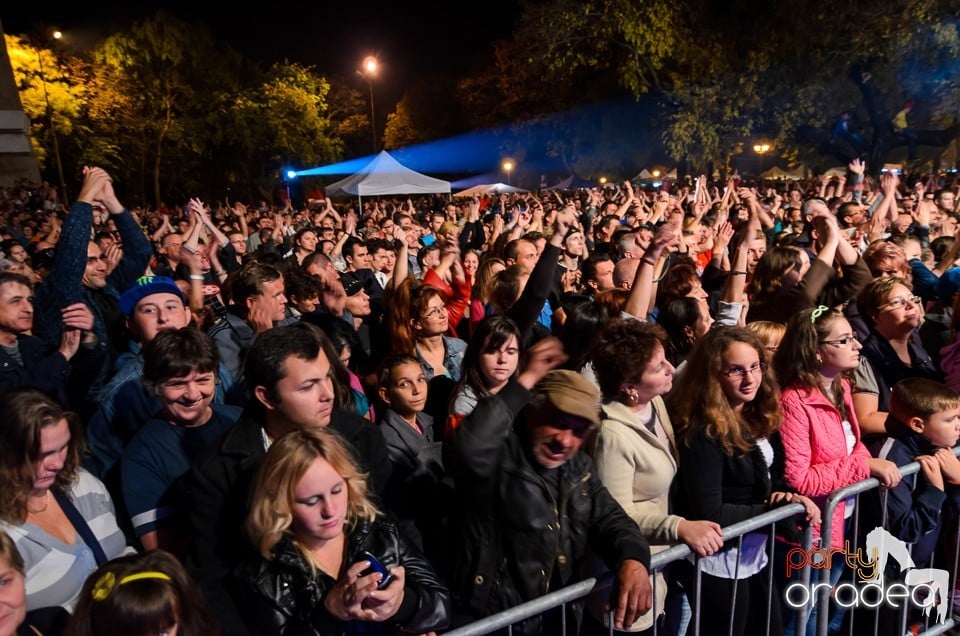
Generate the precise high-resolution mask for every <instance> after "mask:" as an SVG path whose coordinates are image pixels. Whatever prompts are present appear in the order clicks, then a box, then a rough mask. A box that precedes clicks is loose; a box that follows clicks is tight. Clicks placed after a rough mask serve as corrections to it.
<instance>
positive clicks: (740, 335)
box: [668, 327, 820, 635]
mask: <svg viewBox="0 0 960 636" xmlns="http://www.w3.org/2000/svg"><path fill="white" fill-rule="evenodd" d="M766 359H767V358H766V355H765V352H764V349H763V345H762V344H761V343H760V341H759V340H758V339H757V337H756V336H755V335H754V334H753V333H751V332H750V331H748V330H747V329H745V328H742V327H721V328H719V329H714V330H711V331H710V332H708V333H707V334H706V335H705V336H704V337H703V338H701V339H700V340H699V341H697V344H696V346H694V348H693V351H692V352H691V354H690V357H689V359H688V361H687V368H686V371H685V372H684V373H683V374H681V375H680V376H679V377H678V378H677V380H676V381H675V382H674V388H673V391H672V392H671V393H670V398H669V401H668V410H669V412H670V417H671V419H672V421H673V423H674V426H675V428H676V429H677V431H678V438H677V441H678V444H677V450H678V455H679V462H678V464H679V466H680V470H679V472H678V473H677V476H676V478H675V479H676V480H677V489H676V504H677V505H676V514H679V515H682V516H684V517H686V518H688V519H705V520H708V521H714V522H716V523H718V524H720V526H721V527H724V528H726V527H728V526H730V525H732V524H734V523H737V522H740V521H745V520H747V519H749V518H751V517H755V516H757V515H759V514H762V513H764V512H767V511H768V510H770V508H771V507H774V506H777V505H780V504H783V503H788V502H800V503H803V504H804V506H805V507H806V511H807V514H806V517H807V520H808V521H810V522H811V523H819V521H820V518H819V517H820V511H819V509H818V508H817V507H816V505H814V504H813V502H812V501H810V500H809V499H807V498H806V497H803V496H801V495H797V494H795V493H789V492H785V491H784V490H782V489H778V490H777V491H776V492H774V489H773V488H772V486H771V479H770V467H771V465H773V463H774V448H773V446H772V445H771V444H770V441H769V439H770V436H771V435H773V433H774V432H775V431H776V430H777V428H779V426H780V405H779V401H780V391H779V390H778V388H777V385H776V383H775V382H774V380H773V376H772V374H771V373H770V372H768V370H767V365H766V362H765V361H766ZM766 544H767V534H766V532H754V533H749V534H747V535H744V537H743V539H742V543H738V542H736V541H735V542H732V543H731V544H729V545H728V547H726V549H723V550H721V551H719V552H717V553H716V554H714V555H712V556H709V557H705V558H702V559H700V566H701V567H702V571H703V575H702V580H701V587H700V598H699V599H697V598H696V596H694V599H693V601H694V607H695V608H696V607H697V606H699V611H700V624H701V625H706V626H710V630H711V631H716V633H730V634H735V635H737V634H760V633H767V621H768V619H769V624H770V632H769V633H771V634H779V633H780V632H781V631H782V626H781V620H780V606H779V604H778V603H774V602H771V599H772V596H771V594H772V592H771V590H770V589H769V585H768V578H769V572H768V571H767V566H768V563H769V560H770V559H769V554H768V552H767V545H766ZM691 589H693V586H691ZM734 590H736V591H737V593H736V595H735V598H736V600H735V603H734V606H733V607H732V608H731V606H730V601H731V599H732V598H734Z"/></svg>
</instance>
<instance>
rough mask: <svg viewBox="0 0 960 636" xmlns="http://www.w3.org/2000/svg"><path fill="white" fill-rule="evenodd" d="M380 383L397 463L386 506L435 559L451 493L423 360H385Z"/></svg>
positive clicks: (385, 426)
mask: <svg viewBox="0 0 960 636" xmlns="http://www.w3.org/2000/svg"><path fill="white" fill-rule="evenodd" d="M377 379H378V384H379V386H380V399H381V400H383V403H384V404H385V405H386V408H385V409H384V413H383V418H382V419H381V420H380V430H381V432H382V433H383V439H384V440H385V441H386V443H387V452H388V454H389V456H390V462H391V463H392V464H393V472H392V475H391V479H390V485H389V487H388V489H387V505H388V507H389V508H390V510H391V511H392V512H393V513H394V514H395V515H396V517H397V518H398V519H399V520H400V521H401V523H402V524H403V526H404V529H405V530H407V533H408V535H410V536H411V538H412V539H416V538H419V539H420V540H421V541H422V544H421V548H423V549H424V551H425V553H426V554H427V556H428V557H431V560H433V559H432V558H433V557H436V556H438V554H439V553H438V550H442V547H441V546H442V545H443V542H442V540H441V539H442V537H443V519H442V518H441V517H439V516H438V514H439V513H438V511H442V510H444V509H445V506H444V505H440V503H441V502H442V501H443V500H442V499H438V497H444V496H445V495H444V494H443V493H444V492H445V491H446V488H445V487H444V485H443V484H442V483H441V482H442V480H443V478H444V475H445V472H444V469H443V457H442V446H443V442H442V440H441V439H440V437H439V436H438V435H436V434H435V432H434V428H433V418H432V417H431V416H430V415H427V414H426V413H424V412H423V408H424V406H425V405H426V403H427V379H426V377H424V375H423V368H422V367H421V366H420V363H419V361H418V360H417V359H416V358H414V357H413V356H411V355H408V354H395V355H391V356H388V357H387V358H385V359H384V360H383V362H382V363H381V364H380V369H379V372H378V377H377ZM411 525H412V526H415V529H414V528H413V527H410V526H411ZM417 534H419V535H421V536H420V537H416V535H417ZM433 562H434V563H441V562H442V561H433Z"/></svg>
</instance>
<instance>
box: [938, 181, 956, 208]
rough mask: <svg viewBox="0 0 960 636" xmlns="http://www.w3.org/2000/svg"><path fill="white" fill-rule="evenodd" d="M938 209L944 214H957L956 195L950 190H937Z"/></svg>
mask: <svg viewBox="0 0 960 636" xmlns="http://www.w3.org/2000/svg"><path fill="white" fill-rule="evenodd" d="M937 207H938V208H940V211H941V212H942V213H943V214H950V215H953V214H955V213H956V208H957V195H956V193H954V191H953V190H950V189H949V188H943V189H941V190H937Z"/></svg>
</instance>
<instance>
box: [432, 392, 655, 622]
mask: <svg viewBox="0 0 960 636" xmlns="http://www.w3.org/2000/svg"><path fill="white" fill-rule="evenodd" d="M529 400H530V393H529V392H528V391H526V390H525V389H524V388H523V387H522V386H520V385H519V384H517V383H516V382H511V383H510V384H508V385H507V386H505V387H504V388H503V389H502V390H501V391H500V392H499V393H498V394H496V395H493V396H489V397H486V398H484V399H482V400H480V401H479V402H478V403H477V406H476V408H474V410H473V412H472V413H471V414H470V415H468V416H467V417H466V418H465V419H464V420H463V422H462V423H461V424H460V426H459V427H458V428H457V429H456V431H455V432H454V434H453V437H452V439H451V441H450V444H449V446H448V448H447V451H448V453H449V454H448V456H447V457H445V459H444V465H445V466H447V468H448V470H449V471H450V472H451V473H452V474H453V476H454V479H455V481H456V485H457V500H458V502H459V505H460V506H461V508H462V511H461V512H462V514H461V515H460V519H459V523H460V524H461V527H459V528H458V532H455V533H453V534H455V535H456V540H458V541H459V546H458V548H457V551H456V554H455V557H454V559H453V575H452V579H451V590H452V592H453V596H454V604H455V608H456V611H457V612H458V613H463V614H466V615H469V616H473V617H482V616H488V615H490V614H493V613H496V612H498V611H501V610H504V609H507V608H510V607H514V606H516V605H518V604H520V603H522V602H525V601H529V600H532V599H534V598H537V597H539V596H542V595H543V594H545V593H547V592H550V591H553V590H554V589H556V588H558V587H561V586H564V585H568V584H570V583H573V582H575V581H576V580H577V577H576V574H577V565H578V562H579V561H580V560H581V559H582V558H583V557H584V555H585V554H586V553H587V551H588V549H590V550H592V551H593V552H595V553H596V554H597V555H598V556H600V558H601V559H602V560H603V561H604V562H605V563H606V564H607V566H608V567H609V568H610V569H611V570H613V571H616V570H617V569H618V567H619V566H620V564H621V563H623V561H625V560H627V559H633V560H636V561H639V562H641V563H643V565H644V566H645V567H647V568H649V566H650V548H649V546H648V545H647V542H646V541H645V540H644V538H643V535H642V534H641V533H640V529H639V528H638V527H637V524H636V523H634V521H633V520H632V519H630V517H628V516H627V514H626V513H625V512H624V511H623V508H621V507H620V504H618V503H617V502H616V500H615V499H613V497H612V496H611V495H610V493H609V492H608V491H607V489H606V488H605V487H604V486H603V484H602V483H601V482H600V479H599V478H598V477H597V475H596V471H595V469H594V465H593V460H592V459H590V457H589V456H588V455H586V453H583V452H580V453H577V454H576V455H575V456H574V457H573V458H572V459H570V460H569V461H568V462H567V463H565V464H564V465H563V466H561V467H560V468H558V469H557V470H558V471H559V474H558V475H557V492H558V493H559V496H558V497H554V496H553V494H552V491H551V489H550V488H548V486H547V484H546V482H545V481H544V479H543V478H542V477H541V476H540V474H538V472H537V470H536V469H535V465H534V464H533V463H532V462H533V460H532V459H530V457H529V455H528V453H527V451H526V449H525V446H526V443H525V442H524V441H523V440H522V437H521V436H522V435H524V432H523V431H522V430H519V431H515V430H514V420H515V419H516V418H517V415H518V414H519V413H520V410H521V409H522V408H523V407H524V406H525V405H526V403H527V402H528V401H529ZM570 607H571V611H572V614H571V616H569V617H568V618H571V619H573V620H574V621H575V622H577V621H578V620H579V613H580V610H581V607H580V606H579V605H577V604H570ZM541 631H542V625H541V624H540V622H539V619H531V620H529V621H526V622H525V623H523V624H521V625H518V626H514V633H515V634H539V633H541ZM574 631H576V630H574Z"/></svg>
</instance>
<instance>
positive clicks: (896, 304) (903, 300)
mask: <svg viewBox="0 0 960 636" xmlns="http://www.w3.org/2000/svg"><path fill="white" fill-rule="evenodd" d="M920 301H921V298H920V297H919V296H907V297H900V298H893V299H891V300H888V301H887V302H885V303H884V304H882V305H880V309H883V308H884V307H893V308H894V309H900V308H901V307H906V306H907V303H909V304H911V305H919V304H920Z"/></svg>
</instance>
